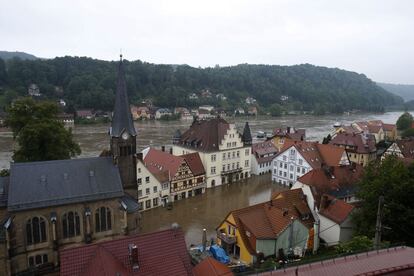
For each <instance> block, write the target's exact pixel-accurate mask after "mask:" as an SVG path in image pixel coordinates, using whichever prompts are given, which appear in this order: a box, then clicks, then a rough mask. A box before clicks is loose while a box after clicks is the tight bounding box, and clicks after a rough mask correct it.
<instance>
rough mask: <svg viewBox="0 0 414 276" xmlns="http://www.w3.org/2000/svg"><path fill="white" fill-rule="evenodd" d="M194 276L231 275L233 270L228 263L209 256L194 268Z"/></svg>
mask: <svg viewBox="0 0 414 276" xmlns="http://www.w3.org/2000/svg"><path fill="white" fill-rule="evenodd" d="M193 274H194V276H231V275H234V274H233V272H232V271H231V270H230V268H228V267H227V266H226V265H224V264H222V263H220V262H218V261H216V260H215V259H214V258H212V257H207V258H205V259H204V260H203V261H201V262H200V263H199V264H198V265H196V266H195V267H194V268H193Z"/></svg>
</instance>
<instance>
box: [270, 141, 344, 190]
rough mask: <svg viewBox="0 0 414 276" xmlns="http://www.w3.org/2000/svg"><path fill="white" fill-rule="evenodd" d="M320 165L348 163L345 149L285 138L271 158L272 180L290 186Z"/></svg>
mask: <svg viewBox="0 0 414 276" xmlns="http://www.w3.org/2000/svg"><path fill="white" fill-rule="evenodd" d="M322 165H328V166H339V165H349V159H348V156H347V154H346V151H345V149H344V148H341V147H337V146H333V145H324V144H319V143H318V142H305V141H292V140H286V141H285V144H284V146H283V148H282V149H281V151H280V153H279V154H278V155H277V156H276V157H275V158H274V159H273V170H272V180H273V181H274V182H278V183H280V184H283V185H290V186H292V185H293V184H294V183H295V182H296V180H298V179H299V177H301V176H302V175H304V174H306V173H307V172H309V171H311V170H313V169H315V168H321V167H322Z"/></svg>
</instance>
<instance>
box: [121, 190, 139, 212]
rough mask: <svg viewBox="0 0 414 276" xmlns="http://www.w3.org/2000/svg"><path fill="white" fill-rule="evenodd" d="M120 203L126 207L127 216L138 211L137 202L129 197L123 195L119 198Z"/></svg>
mask: <svg viewBox="0 0 414 276" xmlns="http://www.w3.org/2000/svg"><path fill="white" fill-rule="evenodd" d="M121 200H122V202H123V203H125V205H126V207H127V209H126V210H127V212H128V213H129V214H132V213H135V212H136V211H138V209H139V205H138V202H137V201H136V200H135V199H134V198H133V197H132V196H130V195H128V194H125V195H124V196H123V197H122V198H121Z"/></svg>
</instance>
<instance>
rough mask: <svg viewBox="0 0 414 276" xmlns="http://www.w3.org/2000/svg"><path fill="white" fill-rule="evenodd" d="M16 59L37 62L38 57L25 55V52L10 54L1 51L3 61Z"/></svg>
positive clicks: (0, 56)
mask: <svg viewBox="0 0 414 276" xmlns="http://www.w3.org/2000/svg"><path fill="white" fill-rule="evenodd" d="M14 57H18V58H21V59H28V60H35V59H37V57H35V56H34V55H31V54H28V53H24V52H8V51H0V58H1V59H3V60H9V59H12V58H14Z"/></svg>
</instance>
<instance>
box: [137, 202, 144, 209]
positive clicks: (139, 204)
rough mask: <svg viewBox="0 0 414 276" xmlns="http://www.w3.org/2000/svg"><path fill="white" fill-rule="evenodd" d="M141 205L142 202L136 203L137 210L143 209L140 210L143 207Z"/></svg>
mask: <svg viewBox="0 0 414 276" xmlns="http://www.w3.org/2000/svg"><path fill="white" fill-rule="evenodd" d="M142 205H143V204H142V202H138V208H139V209H138V210H142V209H143V208H142V207H143V206H142Z"/></svg>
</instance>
